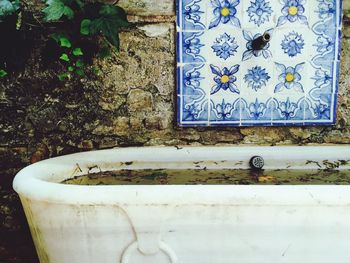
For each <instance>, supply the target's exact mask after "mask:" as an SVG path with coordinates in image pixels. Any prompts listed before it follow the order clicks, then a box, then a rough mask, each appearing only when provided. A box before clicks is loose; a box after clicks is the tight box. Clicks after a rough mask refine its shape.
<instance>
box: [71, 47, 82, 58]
mask: <svg viewBox="0 0 350 263" xmlns="http://www.w3.org/2000/svg"><path fill="white" fill-rule="evenodd" d="M73 55H74V56H82V55H84V54H83V51H81V48H79V47H77V48H75V49H74V50H73Z"/></svg>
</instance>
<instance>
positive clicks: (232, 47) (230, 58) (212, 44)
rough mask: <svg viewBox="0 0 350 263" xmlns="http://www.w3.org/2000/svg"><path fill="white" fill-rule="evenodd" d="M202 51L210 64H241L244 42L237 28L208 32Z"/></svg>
mask: <svg viewBox="0 0 350 263" xmlns="http://www.w3.org/2000/svg"><path fill="white" fill-rule="evenodd" d="M205 43H206V47H205V48H204V49H203V52H205V54H206V57H207V59H208V61H209V62H210V63H214V64H225V65H232V64H237V63H240V62H241V58H242V54H243V52H244V50H245V45H246V44H245V41H244V39H243V36H242V31H241V29H239V28H235V27H234V28H231V29H230V30H223V29H217V30H212V31H211V30H209V31H207V32H206V36H205Z"/></svg>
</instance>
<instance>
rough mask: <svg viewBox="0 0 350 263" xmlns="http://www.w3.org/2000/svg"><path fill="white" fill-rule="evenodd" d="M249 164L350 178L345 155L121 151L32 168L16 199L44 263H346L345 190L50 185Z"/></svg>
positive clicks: (330, 150)
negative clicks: (120, 173) (331, 171)
mask: <svg viewBox="0 0 350 263" xmlns="http://www.w3.org/2000/svg"><path fill="white" fill-rule="evenodd" d="M254 155H260V156H262V157H263V158H264V159H265V167H264V168H265V169H285V168H288V169H318V168H320V167H319V166H321V167H322V168H324V167H325V166H324V165H326V166H329V165H330V164H335V166H337V165H338V164H340V166H339V168H338V169H350V161H349V160H350V146H339V147H338V146H337V147H333V146H325V147H311V146H310V147H200V148H193V147H187V148H180V149H178V148H175V147H174V148H173V147H157V148H121V149H112V150H103V151H95V152H88V153H78V154H73V155H69V156H63V157H59V158H54V159H49V160H46V161H42V162H39V163H36V164H34V165H31V166H29V167H27V168H25V169H23V170H22V171H21V172H20V173H19V174H18V175H17V176H16V178H15V181H14V189H15V190H16V191H17V192H18V193H19V195H20V197H21V200H22V203H23V207H24V209H25V212H26V216H27V218H28V222H29V225H30V228H31V232H32V235H33V238H34V241H35V245H36V248H37V251H38V254H39V257H40V262H41V263H44V262H45V263H48V262H50V263H73V262H74V263H89V262H94V263H117V262H118V263H119V262H121V263H151V262H152V263H168V262H169V263H170V262H172V263H175V262H181V263H223V262H225V263H235V262H237V263H248V262H249V263H271V262H273V263H278V262H290V263H304V262H307V263H329V262H336V263H345V262H346V263H349V262H350V253H349V250H350V186H261V185H250V186H243V185H240V186H230V185H193V186H185V185H153V186H123V185H120V186H76V185H62V184H59V183H57V182H60V181H62V180H64V179H67V178H71V177H73V176H76V175H81V174H84V173H87V172H94V171H100V170H102V171H105V170H112V169H113V170H116V169H123V168H124V169H125V168H128V169H140V168H151V169H152V168H157V169H158V168H169V169H171V168H176V169H179V168H197V169H200V168H204V167H207V169H221V168H248V162H249V159H250V158H251V157H252V156H254ZM340 160H341V161H340ZM129 162H133V163H129Z"/></svg>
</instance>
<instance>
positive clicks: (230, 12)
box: [177, 0, 342, 126]
mask: <svg viewBox="0 0 350 263" xmlns="http://www.w3.org/2000/svg"><path fill="white" fill-rule="evenodd" d="M341 17H342V10H341V0H274V1H272V0H249V1H245V0H177V58H178V59H177V61H178V64H177V83H178V84H177V86H178V88H177V95H178V112H177V115H178V123H179V125H181V126H216V125H224V126H225V125H226V126H261V125H263V126H281V125H331V124H334V123H335V119H336V98H337V92H338V77H339V59H340V36H341Z"/></svg>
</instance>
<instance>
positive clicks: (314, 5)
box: [309, 0, 346, 26]
mask: <svg viewBox="0 0 350 263" xmlns="http://www.w3.org/2000/svg"><path fill="white" fill-rule="evenodd" d="M345 1H346V0H345ZM309 2H310V3H309V7H310V12H311V14H312V15H310V18H309V22H310V25H311V26H313V25H314V24H316V23H318V22H319V21H323V22H324V21H332V24H335V23H336V18H337V17H339V14H337V12H339V11H340V10H339V8H337V6H336V5H337V1H335V0H313V1H309ZM338 5H339V3H338Z"/></svg>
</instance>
